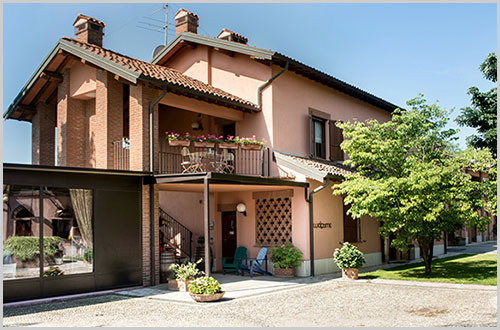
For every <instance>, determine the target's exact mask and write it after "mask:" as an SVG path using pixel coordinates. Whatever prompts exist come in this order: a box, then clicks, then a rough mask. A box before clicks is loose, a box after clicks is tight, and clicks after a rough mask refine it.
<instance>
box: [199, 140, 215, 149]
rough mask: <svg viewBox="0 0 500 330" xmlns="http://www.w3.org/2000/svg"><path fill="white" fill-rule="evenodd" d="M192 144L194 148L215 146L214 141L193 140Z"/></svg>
mask: <svg viewBox="0 0 500 330" xmlns="http://www.w3.org/2000/svg"><path fill="white" fill-rule="evenodd" d="M194 146H195V147H196V148H213V147H214V146H215V143H214V142H199V141H194Z"/></svg>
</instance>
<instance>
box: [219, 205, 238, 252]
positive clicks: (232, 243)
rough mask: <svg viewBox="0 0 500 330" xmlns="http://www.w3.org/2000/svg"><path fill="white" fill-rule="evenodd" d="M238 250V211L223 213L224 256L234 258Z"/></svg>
mask: <svg viewBox="0 0 500 330" xmlns="http://www.w3.org/2000/svg"><path fill="white" fill-rule="evenodd" d="M235 250H236V211H232V212H222V256H223V257H226V258H232V257H234V251H235Z"/></svg>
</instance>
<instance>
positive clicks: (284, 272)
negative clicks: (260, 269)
mask: <svg viewBox="0 0 500 330" xmlns="http://www.w3.org/2000/svg"><path fill="white" fill-rule="evenodd" d="M274 276H276V277H294V272H293V268H275V269H274Z"/></svg>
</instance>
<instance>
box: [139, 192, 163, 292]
mask: <svg viewBox="0 0 500 330" xmlns="http://www.w3.org/2000/svg"><path fill="white" fill-rule="evenodd" d="M149 187H150V186H149V185H143V186H142V283H143V285H144V286H150V285H156V284H160V245H159V238H160V235H159V221H158V219H159V217H160V214H159V191H158V185H154V231H153V233H154V260H155V262H154V279H153V280H152V279H151V266H152V263H151V218H150V204H149V202H150V192H149V189H150V188H149Z"/></svg>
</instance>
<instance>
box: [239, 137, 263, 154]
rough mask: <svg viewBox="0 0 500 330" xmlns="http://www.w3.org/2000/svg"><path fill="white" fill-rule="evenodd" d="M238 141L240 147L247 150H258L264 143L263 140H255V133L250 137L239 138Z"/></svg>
mask: <svg viewBox="0 0 500 330" xmlns="http://www.w3.org/2000/svg"><path fill="white" fill-rule="evenodd" d="M240 143H241V148H242V149H247V150H260V149H262V147H264V145H265V143H264V142H261V141H257V139H256V138H255V135H254V136H253V137H251V138H241V139H240Z"/></svg>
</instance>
